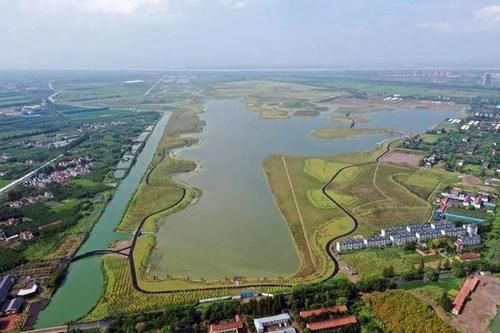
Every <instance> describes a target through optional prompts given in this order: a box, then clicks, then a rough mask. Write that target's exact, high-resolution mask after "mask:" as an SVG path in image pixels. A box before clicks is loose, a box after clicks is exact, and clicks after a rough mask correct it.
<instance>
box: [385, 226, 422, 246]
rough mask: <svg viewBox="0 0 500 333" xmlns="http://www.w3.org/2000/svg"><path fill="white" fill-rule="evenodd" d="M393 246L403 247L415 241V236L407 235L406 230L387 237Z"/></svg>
mask: <svg viewBox="0 0 500 333" xmlns="http://www.w3.org/2000/svg"><path fill="white" fill-rule="evenodd" d="M389 238H390V240H391V242H392V244H393V245H394V246H398V245H404V244H408V243H412V242H416V241H417V237H416V236H415V234H412V233H409V232H408V231H406V229H405V230H404V231H402V232H400V233H395V234H391V235H390V236H389Z"/></svg>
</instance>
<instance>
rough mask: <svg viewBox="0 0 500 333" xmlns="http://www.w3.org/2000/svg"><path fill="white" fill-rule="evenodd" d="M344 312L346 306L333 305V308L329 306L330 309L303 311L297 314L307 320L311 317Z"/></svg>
mask: <svg viewBox="0 0 500 333" xmlns="http://www.w3.org/2000/svg"><path fill="white" fill-rule="evenodd" d="M344 312H347V306H346V305H335V306H330V307H325V308H318V309H312V310H303V311H300V313H299V314H300V316H301V317H302V318H309V317H313V316H319V315H321V314H323V313H344Z"/></svg>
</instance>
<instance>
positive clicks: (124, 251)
mask: <svg viewBox="0 0 500 333" xmlns="http://www.w3.org/2000/svg"><path fill="white" fill-rule="evenodd" d="M129 250H130V246H127V247H124V248H122V249H119V250H94V251H89V252H85V253H82V254H79V255H76V256H74V257H73V258H71V262H75V261H78V260H80V259H84V258H87V257H93V256H102V255H105V254H119V255H122V256H125V257H128V255H129V253H128V252H129Z"/></svg>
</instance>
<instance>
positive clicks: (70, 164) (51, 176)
mask: <svg viewBox="0 0 500 333" xmlns="http://www.w3.org/2000/svg"><path fill="white" fill-rule="evenodd" d="M93 165H94V163H93V159H92V158H91V157H90V156H82V157H79V158H75V159H72V160H69V161H61V162H58V163H57V164H56V166H55V170H54V171H52V172H49V173H44V172H41V173H39V174H37V175H36V176H35V177H32V178H30V179H28V180H26V181H25V182H24V184H25V185H26V186H31V187H35V188H45V187H46V186H48V185H50V184H53V183H55V184H62V183H65V182H67V181H69V180H70V179H72V178H74V177H77V176H81V175H85V174H88V173H89V172H90V171H91V169H92V167H93Z"/></svg>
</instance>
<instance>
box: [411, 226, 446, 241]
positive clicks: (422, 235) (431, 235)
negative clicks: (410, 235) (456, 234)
mask: <svg viewBox="0 0 500 333" xmlns="http://www.w3.org/2000/svg"><path fill="white" fill-rule="evenodd" d="M441 236H442V234H441V231H439V230H434V229H423V230H420V231H418V232H415V237H417V240H418V241H419V242H425V241H428V240H430V239H435V238H439V237H441Z"/></svg>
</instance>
